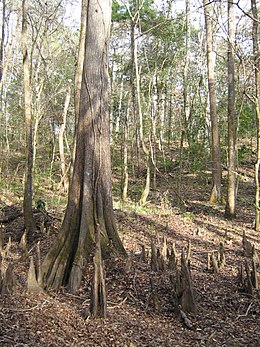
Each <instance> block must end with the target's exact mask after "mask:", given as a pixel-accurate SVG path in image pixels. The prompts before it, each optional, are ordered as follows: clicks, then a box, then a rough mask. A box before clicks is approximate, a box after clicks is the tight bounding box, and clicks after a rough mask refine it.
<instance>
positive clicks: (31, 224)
mask: <svg viewBox="0 0 260 347" xmlns="http://www.w3.org/2000/svg"><path fill="white" fill-rule="evenodd" d="M27 10H28V3H27V0H23V2H22V54H23V73H24V77H23V79H24V108H25V109H24V112H25V133H26V140H25V141H26V169H25V185H24V200H23V212H24V224H25V228H26V231H27V235H28V237H29V238H30V237H31V236H32V234H33V232H34V231H35V229H36V225H35V221H34V218H33V213H32V171H33V146H32V96H31V82H30V63H29V56H28V50H27Z"/></svg>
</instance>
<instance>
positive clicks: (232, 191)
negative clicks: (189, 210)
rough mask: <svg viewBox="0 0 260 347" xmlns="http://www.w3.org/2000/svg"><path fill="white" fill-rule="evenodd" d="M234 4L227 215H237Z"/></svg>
mask: <svg viewBox="0 0 260 347" xmlns="http://www.w3.org/2000/svg"><path fill="white" fill-rule="evenodd" d="M233 47H234V4H233V3H232V2H230V1H228V186H227V202H226V208H225V216H226V217H227V218H230V219H232V218H234V217H235V216H236V116H235V79H234V48H233Z"/></svg>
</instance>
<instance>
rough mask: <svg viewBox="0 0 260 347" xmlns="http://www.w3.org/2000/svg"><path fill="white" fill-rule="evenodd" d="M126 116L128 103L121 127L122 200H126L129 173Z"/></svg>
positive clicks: (127, 115)
mask: <svg viewBox="0 0 260 347" xmlns="http://www.w3.org/2000/svg"><path fill="white" fill-rule="evenodd" d="M128 118H129V105H128V107H127V111H126V115H125V122H124V128H123V133H124V135H123V145H122V152H123V153H122V155H123V168H122V184H121V190H122V194H121V198H122V201H126V200H127V192H128V181H129V175H128V131H129V130H128Z"/></svg>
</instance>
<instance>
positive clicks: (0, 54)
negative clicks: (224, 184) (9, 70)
mask: <svg viewBox="0 0 260 347" xmlns="http://www.w3.org/2000/svg"><path fill="white" fill-rule="evenodd" d="M2 3H3V6H2V28H1V44H0V82H1V81H2V78H3V69H4V41H5V12H6V1H5V0H3V1H2ZM1 92H2V88H1Z"/></svg>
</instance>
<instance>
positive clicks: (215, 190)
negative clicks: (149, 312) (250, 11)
mask: <svg viewBox="0 0 260 347" xmlns="http://www.w3.org/2000/svg"><path fill="white" fill-rule="evenodd" d="M203 1H204V2H203V3H204V12H205V24H206V42H207V65H208V89H209V103H210V120H211V142H212V181H213V185H212V190H211V194H210V202H211V203H220V202H221V175H222V170H221V155H220V139H219V128H218V117H217V111H216V95H215V79H214V51H213V32H212V26H211V18H210V9H209V6H210V1H209V0H203Z"/></svg>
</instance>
